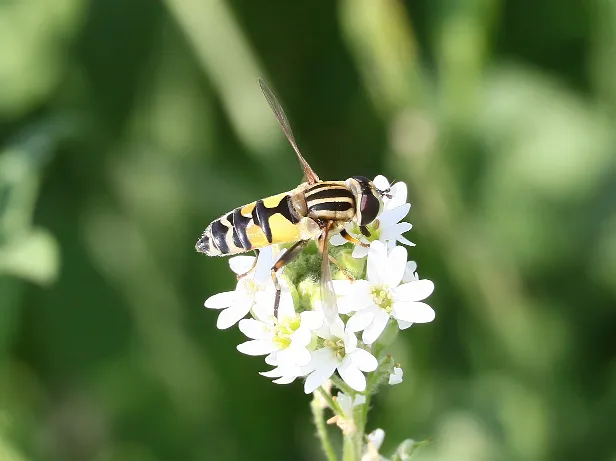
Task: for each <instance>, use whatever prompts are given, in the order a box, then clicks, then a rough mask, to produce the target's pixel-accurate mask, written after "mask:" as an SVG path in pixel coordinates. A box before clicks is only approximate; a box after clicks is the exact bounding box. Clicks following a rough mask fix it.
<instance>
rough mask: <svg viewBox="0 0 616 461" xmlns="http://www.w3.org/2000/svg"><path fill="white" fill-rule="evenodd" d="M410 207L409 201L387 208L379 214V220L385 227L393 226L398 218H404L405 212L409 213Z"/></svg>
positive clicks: (398, 220)
mask: <svg viewBox="0 0 616 461" xmlns="http://www.w3.org/2000/svg"><path fill="white" fill-rule="evenodd" d="M410 209H411V204H410V203H405V204H403V205H400V206H397V207H395V208H388V209H387V210H386V211H384V212H383V213H381V215H380V216H379V221H380V222H381V224H382V225H383V226H385V227H389V226H393V225H394V224H396V223H398V222H400V220H401V219H402V218H404V217H405V216H406V215H407V214H409V210H410Z"/></svg>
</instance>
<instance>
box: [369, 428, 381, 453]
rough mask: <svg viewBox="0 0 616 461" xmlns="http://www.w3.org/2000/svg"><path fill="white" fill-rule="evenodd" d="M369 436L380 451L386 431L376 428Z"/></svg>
mask: <svg viewBox="0 0 616 461" xmlns="http://www.w3.org/2000/svg"><path fill="white" fill-rule="evenodd" d="M367 437H368V440H369V441H370V443H371V444H372V446H373V447H374V448H375V450H377V451H378V450H379V448H381V445H383V440H385V431H384V430H383V429H375V430H374V431H372V432H371V433H370V434H368V436H367Z"/></svg>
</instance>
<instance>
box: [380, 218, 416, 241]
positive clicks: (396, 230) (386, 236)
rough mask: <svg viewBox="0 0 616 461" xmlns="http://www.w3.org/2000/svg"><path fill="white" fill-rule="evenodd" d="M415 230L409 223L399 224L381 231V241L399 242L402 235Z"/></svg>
mask: <svg viewBox="0 0 616 461" xmlns="http://www.w3.org/2000/svg"><path fill="white" fill-rule="evenodd" d="M412 228H413V225H412V224H409V223H407V222H399V223H398V224H394V225H393V226H388V227H385V228H384V229H383V230H382V231H381V238H380V240H397V239H399V238H400V237H401V236H402V234H404V233H405V232H408V231H410V230H411V229H412Z"/></svg>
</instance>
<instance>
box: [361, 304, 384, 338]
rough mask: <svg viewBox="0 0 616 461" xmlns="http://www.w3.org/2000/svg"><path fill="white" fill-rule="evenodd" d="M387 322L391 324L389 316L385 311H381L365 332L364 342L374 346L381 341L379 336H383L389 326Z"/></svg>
mask: <svg viewBox="0 0 616 461" xmlns="http://www.w3.org/2000/svg"><path fill="white" fill-rule="evenodd" d="M387 322H389V314H388V313H387V312H385V311H384V310H383V309H379V312H378V313H377V314H376V315H375V317H374V320H373V321H372V323H371V324H370V325H368V327H367V328H366V329H365V330H364V332H363V334H362V341H363V342H364V343H366V344H372V343H373V342H375V341H376V340H377V339H379V336H381V333H383V330H385V327H386V326H387Z"/></svg>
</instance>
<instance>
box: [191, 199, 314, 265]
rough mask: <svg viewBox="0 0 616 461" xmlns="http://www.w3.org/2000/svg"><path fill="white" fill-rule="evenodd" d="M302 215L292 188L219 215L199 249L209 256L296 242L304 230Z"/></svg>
mask: <svg viewBox="0 0 616 461" xmlns="http://www.w3.org/2000/svg"><path fill="white" fill-rule="evenodd" d="M302 218H303V216H302V213H300V212H299V211H298V210H297V207H296V206H294V203H293V200H292V192H285V193H282V194H278V195H274V196H272V197H268V198H265V199H263V200H257V201H256V202H252V203H249V204H248V205H244V206H242V207H239V208H236V209H235V210H233V211H231V212H229V213H227V214H225V215H223V216H221V217H220V218H218V219H217V220H216V221H214V222H213V223H212V224H210V225H209V226H208V227H207V229H205V232H203V235H202V236H201V239H199V241H198V242H197V245H196V249H197V251H200V252H202V253H205V254H207V255H209V256H224V255H230V254H237V253H243V252H245V251H249V250H252V249H257V248H263V247H266V246H268V245H272V244H274V243H287V242H296V241H298V240H301V239H302V237H303V234H304V232H303V229H302V224H303V222H302ZM304 219H305V218H304Z"/></svg>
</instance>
